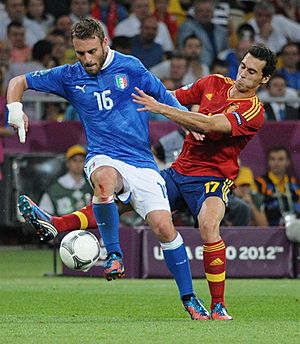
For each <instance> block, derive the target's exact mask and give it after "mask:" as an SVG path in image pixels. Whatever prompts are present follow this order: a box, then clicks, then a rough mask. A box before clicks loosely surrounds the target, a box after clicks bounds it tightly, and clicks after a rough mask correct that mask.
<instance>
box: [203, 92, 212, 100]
mask: <svg viewBox="0 0 300 344" xmlns="http://www.w3.org/2000/svg"><path fill="white" fill-rule="evenodd" d="M212 96H213V94H212V93H207V94H206V95H205V97H206V98H207V99H208V100H211V98H212Z"/></svg>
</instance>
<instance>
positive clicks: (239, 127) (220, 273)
mask: <svg viewBox="0 0 300 344" xmlns="http://www.w3.org/2000/svg"><path fill="white" fill-rule="evenodd" d="M275 66H276V58H275V55H274V54H273V53H272V52H271V51H270V50H269V49H268V48H266V47H263V46H252V47H251V48H250V49H249V51H248V52H247V53H246V54H245V56H244V58H243V59H242V61H241V64H240V66H239V69H238V75H237V79H236V81H233V80H232V79H230V78H227V77H223V76H221V75H209V76H207V77H204V78H202V79H200V80H198V81H197V82H195V83H194V84H192V85H190V86H186V87H183V88H181V89H178V90H176V91H175V92H174V95H175V96H176V98H177V99H178V100H179V101H180V102H181V103H182V104H183V105H191V104H199V110H198V111H199V112H198V113H196V112H188V111H182V110H179V109H177V108H173V107H170V106H168V105H165V104H162V103H159V102H157V101H156V100H155V99H154V98H152V97H151V96H149V95H146V94H145V93H144V92H143V91H142V90H139V89H136V90H137V94H133V98H134V101H135V102H136V103H138V104H140V105H143V107H141V108H140V109H139V111H151V112H154V113H162V114H163V115H165V116H166V117H168V118H169V119H171V120H173V121H175V122H177V123H179V124H181V125H183V126H184V127H186V128H188V129H189V130H191V131H193V132H192V133H190V134H189V135H187V137H186V138H185V141H184V145H183V149H182V152H181V154H180V155H179V157H178V158H177V160H176V161H175V162H174V163H173V164H172V166H171V167H170V168H168V169H166V170H164V171H162V172H161V174H162V176H163V178H164V179H165V181H166V186H167V191H168V198H169V201H170V205H171V210H178V209H181V208H183V207H186V206H188V207H189V209H190V211H191V213H192V214H193V216H194V219H195V223H196V225H197V226H198V227H199V231H200V236H201V238H202V241H203V243H204V245H203V248H204V249H203V258H204V269H205V275H206V279H207V281H208V284H209V289H210V293H211V297H212V299H211V318H212V319H214V320H231V319H232V317H231V316H230V315H229V314H228V313H227V310H226V307H225V301H224V290H225V271H226V255H225V254H226V250H225V243H224V241H223V240H222V238H221V236H220V223H221V221H222V219H223V216H224V213H225V208H226V204H227V201H228V193H229V192H230V190H231V188H232V187H233V180H234V179H235V178H236V176H237V174H238V169H239V167H238V162H237V159H238V155H239V153H240V151H241V150H242V149H243V148H244V147H245V146H246V144H247V143H248V141H249V140H250V139H251V138H252V137H253V136H254V135H255V134H256V133H257V131H258V130H259V128H261V127H262V125H263V123H264V110H263V106H262V104H261V103H260V102H259V100H258V98H257V96H256V90H257V89H258V88H259V86H261V85H264V84H266V83H267V82H268V81H269V79H270V77H271V75H272V73H273V72H274V70H275ZM197 133H198V134H197ZM25 197H26V196H25ZM25 203H26V204H28V202H25ZM32 207H33V210H34V211H35V212H36V217H37V218H39V215H38V214H37V210H40V209H36V208H35V207H34V206H32ZM21 208H22V206H21V207H20V209H21ZM21 212H22V210H21ZM40 217H41V216H40ZM50 221H51V222H52V224H53V225H54V227H56V229H57V231H59V232H62V231H66V230H73V229H79V228H82V229H85V228H93V227H96V222H95V220H94V218H93V212H92V209H90V207H87V208H84V209H81V210H79V211H77V212H75V213H73V214H69V215H66V216H64V217H61V218H58V217H52V219H50V220H47V221H46V222H50ZM36 227H38V226H36ZM54 227H53V233H55V228H54ZM40 229H41V231H42V232H43V231H45V229H46V230H47V229H48V228H45V227H43V226H41V228H40Z"/></svg>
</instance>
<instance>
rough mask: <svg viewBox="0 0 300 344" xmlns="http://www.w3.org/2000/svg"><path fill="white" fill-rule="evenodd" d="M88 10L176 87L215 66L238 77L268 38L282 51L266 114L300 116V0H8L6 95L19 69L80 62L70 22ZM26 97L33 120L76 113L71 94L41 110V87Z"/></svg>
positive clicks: (3, 65) (116, 41) (116, 42)
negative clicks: (253, 48) (250, 53)
mask: <svg viewBox="0 0 300 344" xmlns="http://www.w3.org/2000/svg"><path fill="white" fill-rule="evenodd" d="M87 16H92V17H94V18H97V19H99V20H100V21H101V22H102V24H103V26H104V28H105V32H106V34H107V36H108V38H109V42H110V45H111V46H112V47H113V48H114V49H115V50H117V51H120V52H122V53H124V54H131V55H134V56H136V57H138V58H139V59H140V60H141V61H142V62H143V63H144V65H145V66H146V67H147V68H148V69H150V70H151V71H152V72H153V73H154V74H155V75H157V76H158V77H159V78H160V79H161V80H163V82H164V83H165V85H166V87H167V88H168V89H170V90H174V89H176V88H178V87H180V86H182V85H186V84H190V83H192V82H194V81H195V80H197V79H199V78H200V77H202V76H205V75H207V74H209V73H218V74H223V75H224V76H228V77H230V78H233V79H234V78H235V76H236V73H237V68H238V65H239V62H240V60H241V58H242V57H243V55H244V53H245V51H246V50H247V49H248V48H249V46H250V45H252V44H254V43H263V44H265V45H267V46H268V47H269V48H270V49H272V50H273V51H275V52H276V53H277V55H278V57H279V58H278V69H277V74H276V76H275V77H274V78H273V80H272V82H270V83H269V85H268V87H266V88H264V89H261V90H260V92H259V94H260V97H261V100H262V101H263V102H264V103H265V105H266V119H267V120H275V121H282V120H297V119H298V118H300V114H299V101H298V96H299V92H300V71H299V61H300V52H299V43H300V23H299V21H300V1H299V0H268V1H267V0H264V1H260V0H252V1H251V0H247V1H243V0H230V1H212V0H194V1H193V0H131V1H129V0H6V1H5V0H2V1H0V70H1V78H0V80H1V85H0V86H1V96H0V97H1V98H3V97H4V96H5V90H6V87H7V84H8V82H9V80H10V79H11V78H13V77H14V76H16V75H19V74H23V73H26V72H29V71H33V70H43V69H47V68H51V67H53V66H58V65H62V64H65V63H74V62H75V61H76V56H75V53H74V50H73V48H72V44H71V40H70V32H71V28H72V24H73V23H74V22H76V21H77V20H78V19H79V18H82V17H87ZM25 98H27V99H25V101H24V102H25V111H27V112H28V115H29V117H30V119H32V120H59V121H61V120H76V119H78V117H77V114H76V113H75V112H74V110H73V109H72V107H70V106H68V104H67V103H65V102H47V101H43V104H42V105H43V106H42V107H39V108H38V109H39V111H37V107H36V106H34V104H35V102H36V99H38V98H37V94H36V92H32V91H28V92H27V93H26V97H25ZM41 99H42V98H41ZM1 101H2V102H3V101H4V100H3V99H1ZM41 109H42V111H41ZM1 112H2V114H1V115H2V116H3V111H1ZM152 119H153V120H154V119H155V120H165V119H164V118H163V117H162V116H161V117H159V116H158V117H154V118H152Z"/></svg>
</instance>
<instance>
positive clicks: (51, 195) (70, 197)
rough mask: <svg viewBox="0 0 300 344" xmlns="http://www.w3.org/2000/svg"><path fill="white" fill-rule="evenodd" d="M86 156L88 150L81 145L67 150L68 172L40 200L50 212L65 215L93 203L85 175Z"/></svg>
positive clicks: (41, 204)
mask: <svg viewBox="0 0 300 344" xmlns="http://www.w3.org/2000/svg"><path fill="white" fill-rule="evenodd" d="M85 156H86V150H85V149H84V148H83V147H82V146H80V145H75V146H71V147H70V148H69V149H68V150H67V152H66V167H67V170H68V172H67V173H66V174H64V175H63V176H61V177H59V178H58V179H57V181H55V182H54V183H52V184H51V185H50V186H49V188H48V189H47V190H46V192H45V193H44V194H43V195H42V198H41V200H40V206H41V207H42V208H43V209H44V210H46V211H47V212H48V213H49V214H52V215H53V214H58V215H64V214H67V213H70V212H74V211H76V210H77V209H80V208H81V207H84V206H85V205H88V204H90V203H91V199H92V189H91V187H90V185H89V184H88V182H87V181H86V179H85V178H84V176H83V168H84V160H85Z"/></svg>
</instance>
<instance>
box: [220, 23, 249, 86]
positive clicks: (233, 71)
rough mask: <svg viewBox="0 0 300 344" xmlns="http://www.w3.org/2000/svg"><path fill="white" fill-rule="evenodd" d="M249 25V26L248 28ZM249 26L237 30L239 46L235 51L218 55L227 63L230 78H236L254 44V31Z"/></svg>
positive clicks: (228, 50) (225, 51)
mask: <svg viewBox="0 0 300 344" xmlns="http://www.w3.org/2000/svg"><path fill="white" fill-rule="evenodd" d="M246 25H247V26H246ZM251 28H252V27H251V26H250V25H249V24H243V25H241V26H240V27H239V28H238V30H237V45H236V48H235V49H226V50H224V51H221V52H220V53H219V55H218V58H219V59H220V60H223V61H226V63H227V65H228V68H229V76H230V78H232V79H235V78H236V75H237V70H238V67H239V64H240V62H241V61H242V58H243V57H244V55H245V53H246V51H247V50H248V49H249V48H250V46H251V45H253V43H254V30H253V28H252V30H253V31H252V32H251Z"/></svg>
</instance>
